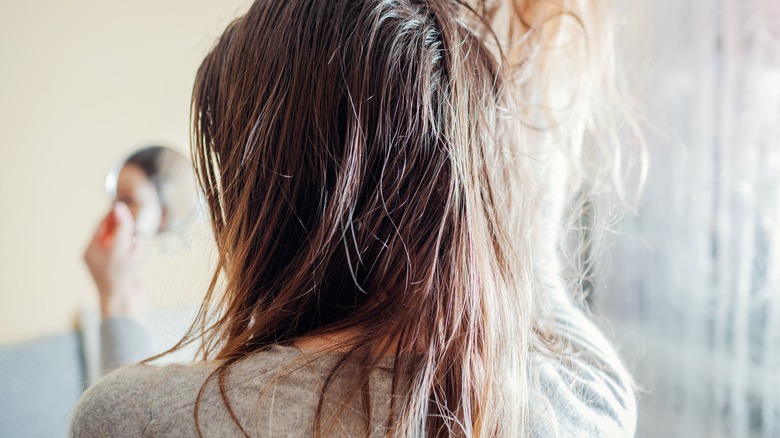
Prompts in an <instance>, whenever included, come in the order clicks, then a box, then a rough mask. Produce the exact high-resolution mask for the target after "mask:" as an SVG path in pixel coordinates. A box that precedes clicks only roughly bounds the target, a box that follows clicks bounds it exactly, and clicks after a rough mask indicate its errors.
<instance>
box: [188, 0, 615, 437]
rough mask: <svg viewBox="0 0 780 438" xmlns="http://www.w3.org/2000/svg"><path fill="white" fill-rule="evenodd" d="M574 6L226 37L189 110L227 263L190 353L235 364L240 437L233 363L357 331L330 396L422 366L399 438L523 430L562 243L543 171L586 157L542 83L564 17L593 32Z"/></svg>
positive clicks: (283, 9) (202, 73) (256, 15)
mask: <svg viewBox="0 0 780 438" xmlns="http://www.w3.org/2000/svg"><path fill="white" fill-rule="evenodd" d="M572 4H573V5H574V6H566V5H565V4H563V3H562V2H551V1H548V2H544V1H534V0H527V1H507V2H474V4H471V5H469V4H465V3H461V2H457V1H453V0H363V1H355V0H286V1H262V0H260V1H256V2H255V3H254V4H253V5H252V6H251V9H250V10H249V11H248V12H247V13H246V15H244V16H242V17H241V18H239V19H237V20H236V21H234V22H233V23H232V24H231V25H230V26H229V27H228V28H227V30H226V31H225V32H224V34H223V35H222V37H221V38H220V39H219V41H218V43H217V44H216V46H215V47H214V48H213V49H212V50H211V52H210V53H209V54H208V56H207V57H206V59H205V60H204V61H203V63H202V65H201V67H200V69H199V70H198V74H197V79H196V83H195V88H194V93H193V107H192V114H193V122H194V131H193V141H192V154H193V159H194V163H195V167H196V171H197V174H198V178H199V182H200V184H201V187H202V189H203V191H204V194H205V198H206V200H207V203H208V207H209V211H210V215H211V219H212V224H213V231H214V235H215V238H216V242H217V247H218V249H219V259H218V266H217V270H216V272H215V274H214V277H213V281H212V283H211V286H210V288H209V290H208V293H207V296H206V299H205V301H204V304H203V307H202V309H201V312H200V315H199V317H198V320H197V321H196V324H194V325H193V329H192V330H191V333H190V334H188V336H187V337H185V339H184V340H183V342H185V343H186V342H188V341H192V340H193V339H199V340H200V341H202V343H203V347H202V352H203V354H204V357H205V358H209V359H216V360H219V361H221V362H220V363H221V365H220V366H219V368H218V369H217V370H216V372H215V374H214V376H215V377H217V378H218V379H219V383H220V390H221V391H222V396H223V400H224V402H225V404H226V406H227V407H228V410H229V412H230V413H231V415H232V416H233V418H234V420H235V421H236V423H237V424H238V423H239V422H238V419H237V418H236V416H235V415H234V414H233V411H232V410H231V409H230V405H229V402H228V400H227V396H226V392H225V386H224V381H225V376H226V373H227V371H228V370H229V369H230V367H231V366H232V365H233V364H234V363H236V362H237V361H239V360H240V359H242V358H244V357H246V356H247V355H248V354H250V353H253V352H257V351H261V350H264V349H267V348H268V347H269V346H271V345H273V344H290V343H292V342H293V341H294V340H296V339H299V338H301V337H306V336H309V335H313V334H327V333H332V332H336V331H339V330H342V329H346V328H350V329H357V330H356V332H357V335H356V337H355V338H354V339H351V340H350V341H349V352H347V353H344V354H343V355H342V356H341V359H340V361H339V362H338V364H337V366H336V367H334V369H333V370H332V373H331V378H330V379H329V380H328V382H331V381H332V379H333V378H334V377H335V376H336V375H338V374H339V373H345V372H346V370H347V368H348V367H346V365H347V364H352V363H354V364H358V365H359V367H357V368H349V369H350V370H352V371H351V372H352V373H353V374H354V375H353V376H351V377H352V378H353V379H355V382H356V385H355V388H356V389H355V391H354V393H352V394H343V395H341V397H343V398H354V397H358V396H359V395H361V394H363V395H365V394H366V393H367V389H368V379H369V377H368V376H369V374H370V372H371V370H372V369H374V368H376V367H377V364H378V363H379V360H380V358H381V357H382V356H383V355H384V354H388V353H392V354H395V355H396V356H397V357H413V358H415V359H414V360H412V361H409V362H408V363H407V362H401V361H400V360H398V361H396V365H395V369H394V376H395V377H394V379H393V390H394V392H396V393H397V394H398V395H399V397H396V398H394V399H393V400H394V402H393V406H392V407H391V412H390V417H389V421H388V423H389V424H388V428H389V429H388V433H389V434H391V435H400V436H516V435H518V434H519V433H521V431H522V430H524V428H525V425H526V421H525V417H526V403H527V395H526V394H527V385H528V383H527V375H526V374H527V370H526V368H527V364H528V361H529V355H530V351H531V350H532V349H544V348H546V347H545V345H549V342H548V343H544V342H541V341H549V340H550V339H549V338H550V334H549V331H548V330H546V329H545V327H544V326H543V324H542V322H541V321H543V320H544V318H543V315H544V311H545V306H544V298H543V290H544V287H545V286H544V285H543V284H542V276H541V275H540V274H539V273H538V272H535V271H536V270H537V268H536V266H537V265H538V264H539V260H541V259H543V258H544V257H542V256H539V257H538V258H535V257H536V256H537V251H536V250H535V249H534V248H535V245H536V244H537V242H538V241H539V239H540V238H541V239H547V240H550V241H552V243H551V245H550V246H551V247H552V248H555V247H556V245H557V243H556V242H558V241H559V239H558V236H551V235H548V234H549V233H548V234H545V233H541V234H540V233H539V232H538V230H539V229H540V228H543V225H544V223H545V220H548V219H549V216H544V217H542V216H543V215H542V214H540V211H543V210H544V209H545V207H544V203H545V201H544V199H545V194H546V193H547V189H546V187H545V184H546V183H547V181H545V180H544V179H542V177H541V175H542V174H543V172H538V171H537V170H538V169H537V170H535V169H534V165H535V164H534V163H535V162H538V161H539V158H538V156H536V155H535V154H537V153H538V152H539V150H542V149H544V146H543V145H549V141H548V140H549V139H550V138H554V139H555V140H554V141H556V142H558V143H557V144H559V145H560V144H566V145H569V144H571V143H577V138H579V140H580V141H579V143H578V144H577V145H573V146H567V148H569V147H570V149H571V151H574V152H577V151H579V150H580V147H581V144H580V143H582V141H581V140H582V132H580V133H578V134H577V133H572V134H571V135H568V134H567V135H562V134H560V133H561V132H573V131H576V130H577V129H580V128H582V126H579V125H577V126H576V127H572V126H573V125H571V124H572V123H573V122H572V120H571V117H573V116H571V114H575V115H576V114H580V113H579V112H577V108H580V107H578V106H576V105H574V104H573V103H572V102H574V101H575V100H576V99H574V100H571V101H569V102H567V103H566V105H564V106H563V107H560V108H556V107H555V105H554V104H555V103H556V102H557V101H556V99H553V98H550V94H549V93H548V91H549V90H551V89H552V88H549V87H548V85H549V82H545V81H542V80H541V79H540V77H541V76H542V75H544V74H548V73H549V74H550V77H555V75H554V74H555V73H556V71H558V72H560V71H562V70H556V69H555V67H556V64H555V62H554V61H552V60H553V58H554V57H555V56H560V54H557V55H549V56H547V54H550V53H553V52H554V51H555V49H554V48H553V49H550V48H549V47H548V46H546V44H547V45H549V46H552V45H554V44H555V42H556V41H558V40H559V39H560V36H561V29H562V28H563V27H565V26H563V24H562V23H564V22H565V21H566V19H565V18H563V17H565V16H569V17H573V19H572V20H570V21H572V22H573V23H575V25H574V26H571V28H572V29H578V30H575V31H573V32H570V33H571V34H572V35H576V34H577V32H578V31H581V30H583V29H585V30H587V29H589V27H588V25H589V24H590V21H588V17H589V16H588V15H587V14H584V13H582V11H580V6H577V5H578V3H576V2H572ZM590 10H594V8H592V7H591V8H590ZM551 29H552V30H551ZM585 39H586V38H580V39H579V40H578V41H580V42H581V40H585ZM566 44H568V45H569V46H571V47H575V48H574V49H571V51H572V52H573V53H575V52H576V53H580V52H579V50H580V49H581V48H582V44H581V43H577V42H576V41H575V42H573V40H569V41H568V42H567V43H566ZM559 52H560V50H559ZM599 68H600V67H599ZM570 73H571V72H567V73H566V74H570ZM573 76H576V78H575V80H574V81H573V82H578V81H579V82H578V83H580V82H582V81H583V79H582V77H584V76H585V75H579V74H574V75H573ZM591 82H592V83H589V85H593V83H596V82H597V81H591ZM559 85H560V84H559ZM564 88H565V87H564ZM556 90H557V91H556V92H557V93H559V94H561V93H562V92H561V90H560V89H557V88H556ZM578 92H579V91H578V90H574V91H572V90H570V89H566V92H565V93H563V94H565V95H566V96H570V97H571V96H575V95H576V94H577V93H578ZM556 96H557V95H556ZM519 102H522V105H521V104H519ZM551 102H552V104H551ZM551 109H552V110H551ZM553 110H554V111H553ZM555 111H559V112H560V113H565V116H560V114H553V113H554V112H555ZM551 114H552V115H551ZM567 117H568V118H567ZM580 122H582V123H585V124H587V121H585V119H577V123H580ZM563 125H566V126H565V127H564V128H561V126H563ZM559 128H560V129H559ZM584 129H585V128H582V129H581V130H582V131H584ZM553 132H555V133H556V134H555V135H552V134H551V133H553ZM545 141H548V142H547V143H545ZM567 151H568V150H567ZM567 153H568V152H567ZM567 153H564V155H566V154H567ZM580 185H581V184H579V183H578V184H574V186H575V187H574V189H575V190H573V191H572V190H569V189H567V193H571V192H577V190H576V189H577V188H578V187H579V186H580ZM554 216H555V215H554V214H553V215H552V217H553V221H556V220H558V219H560V218H555V217H554ZM540 236H541V237H540ZM547 255H548V256H549V254H547ZM556 257H557V256H556ZM553 258H555V257H553ZM547 265H553V266H554V265H555V263H553V262H552V261H549V263H547ZM553 271H556V270H555V269H553ZM558 271H559V270H558ZM539 272H541V270H540V271H539ZM222 282H224V284H221V283H222ZM355 370H358V371H355ZM402 373H406V375H409V376H410V378H409V379H408V380H406V381H405V382H406V383H403V382H402V379H400V378H399V377H398V376H399V375H400V374H402ZM326 390H327V385H326V388H324V389H323V392H325V391H326ZM321 410H322V403H321V405H320V413H321ZM320 413H318V423H317V427H316V430H317V432H318V433H320V432H323V431H324V430H325V429H323V428H321V427H320V426H321V424H320V422H319V416H320V415H319V414H320ZM366 413H367V424H368V423H370V422H371V419H370V415H369V414H370V408H369V407H368V406H366ZM196 421H197V408H196ZM239 427H240V428H241V430H242V431H243V432H244V433H246V432H245V431H244V429H243V427H242V426H241V425H240V424H239ZM369 430H370V428H367V431H369ZM367 433H368V432H367Z"/></svg>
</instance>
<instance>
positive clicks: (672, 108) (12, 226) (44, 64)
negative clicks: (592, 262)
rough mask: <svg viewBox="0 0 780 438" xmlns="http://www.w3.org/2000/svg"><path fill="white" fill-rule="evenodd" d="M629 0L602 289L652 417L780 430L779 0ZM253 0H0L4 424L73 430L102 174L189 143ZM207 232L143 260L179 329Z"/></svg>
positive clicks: (171, 335) (155, 305)
mask: <svg viewBox="0 0 780 438" xmlns="http://www.w3.org/2000/svg"><path fill="white" fill-rule="evenodd" d="M617 3H619V4H618V5H617V6H618V8H617V9H618V15H619V21H618V25H619V33H618V35H619V38H618V40H619V41H620V44H621V53H622V57H623V60H624V63H623V64H624V65H625V66H626V68H627V72H628V76H629V78H630V81H631V83H632V84H633V88H634V89H635V90H636V97H637V100H638V103H639V105H640V107H641V108H642V109H643V114H644V116H645V118H646V119H647V122H648V123H646V125H647V126H649V127H650V128H648V129H647V132H646V135H647V140H648V146H647V147H648V152H649V155H650V171H649V175H648V180H647V185H646V188H645V193H644V196H643V198H642V202H641V204H640V205H639V208H638V213H637V214H636V215H635V216H631V215H628V216H626V218H625V219H624V220H623V222H622V224H621V227H620V229H621V232H620V234H619V235H617V236H616V237H615V239H613V240H614V244H613V246H612V248H611V250H610V251H609V254H608V257H606V259H605V262H604V265H603V269H602V271H603V272H604V275H603V279H602V281H601V282H600V283H599V285H598V287H597V288H596V290H595V292H594V294H593V296H592V299H593V309H594V312H595V313H596V314H597V315H598V319H599V320H600V321H602V323H603V324H604V326H605V329H606V330H607V331H608V332H609V333H610V334H611V335H612V336H613V338H614V339H616V342H617V344H618V346H619V347H620V349H621V351H622V353H623V355H624V356H625V357H626V360H627V361H628V362H629V364H630V366H631V368H632V370H633V371H634V373H635V375H636V379H637V382H638V383H639V385H640V386H641V387H642V388H643V391H642V394H641V399H640V413H639V436H643V437H656V436H663V437H763V438H768V437H780V2H779V1H777V0H652V1H651V0H624V1H622V2H617ZM248 4H249V2H248V1H246V0H221V1H207V0H188V1H184V0H165V1H149V0H139V1H132V2H119V1H113V0H111V1H106V0H101V1H98V0H70V1H67V2H55V1H51V0H49V1H46V0H26V1H24V2H11V1H10V0H0V132H2V134H3V138H4V143H3V145H2V156H1V157H2V158H1V159H0V205H2V207H0V212H2V222H1V223H2V226H0V407H2V409H0V411H2V412H3V413H2V414H0V436H64V435H65V431H66V427H67V424H68V415H69V412H70V409H71V408H72V404H73V403H75V400H76V399H77V398H78V396H79V394H80V392H81V391H82V390H83V387H84V385H85V382H89V381H91V380H92V379H94V377H95V369H94V360H95V359H94V356H95V351H94V349H95V347H94V345H95V343H96V340H95V336H96V334H95V333H96V324H97V318H98V316H97V315H98V314H97V313H96V310H95V309H96V307H97V294H96V291H95V288H94V284H93V282H92V280H91V278H90V276H89V273H88V271H87V269H86V267H85V265H84V262H83V260H82V254H83V251H84V249H85V247H86V245H87V243H88V242H89V239H90V238H91V236H92V233H93V231H94V229H95V226H96V225H97V223H98V221H99V220H100V218H101V217H102V216H103V215H105V213H106V211H107V210H108V208H109V205H110V199H109V198H108V197H107V195H106V193H105V189H104V180H105V178H106V174H107V173H108V171H109V169H111V168H112V166H115V165H116V163H117V162H118V161H120V160H121V159H122V158H123V157H124V156H126V155H127V154H128V153H130V152H132V151H133V150H134V149H136V148H138V147H141V146H146V145H149V144H164V145H169V146H172V147H174V148H176V149H178V150H179V151H180V152H182V153H184V154H187V153H188V149H187V148H188V142H189V140H188V126H189V122H188V117H189V98H190V91H191V87H192V82H193V78H194V74H195V71H196V69H197V66H198V65H199V63H200V61H201V60H202V58H203V56H204V55H205V53H206V50H207V49H208V47H210V45H211V44H212V43H213V41H214V39H215V38H216V37H217V36H218V35H219V34H220V33H221V31H222V30H223V29H224V27H225V25H226V24H227V23H228V22H229V21H230V20H231V19H232V18H233V17H235V16H237V15H238V14H239V13H240V12H241V11H243V10H244V9H245V8H246V7H247V6H248ZM205 230H206V224H205V223H204V222H203V221H202V220H201V221H198V220H194V221H192V222H191V223H190V224H189V225H188V227H187V228H186V229H184V230H182V231H181V232H179V233H177V234H176V235H175V236H174V237H170V236H169V237H167V238H161V239H156V240H155V241H154V242H153V243H152V244H151V250H150V251H149V253H148V254H147V257H145V259H144V261H143V275H144V279H145V286H146V289H147V291H148V296H149V300H150V306H151V308H152V309H153V310H154V311H153V314H152V316H151V317H150V322H149V323H150V324H151V325H152V327H153V330H157V331H159V332H163V331H166V333H168V334H167V335H166V336H168V337H167V338H166V337H164V336H163V338H165V339H164V340H165V342H168V341H169V340H170V339H175V337H176V335H177V334H178V333H180V332H179V331H180V330H181V328H182V326H183V325H184V324H185V323H186V320H187V316H186V315H188V313H187V312H188V310H187V309H191V307H192V306H193V305H194V304H195V303H197V302H198V300H199V299H200V297H201V294H202V292H203V290H204V282H205V281H206V278H207V277H208V276H209V275H210V270H211V268H210V267H211V264H212V256H213V248H212V247H211V246H210V241H209V238H208V234H207V233H206V231H205ZM161 342H163V341H161ZM161 345H162V344H161ZM162 346H164V345H162Z"/></svg>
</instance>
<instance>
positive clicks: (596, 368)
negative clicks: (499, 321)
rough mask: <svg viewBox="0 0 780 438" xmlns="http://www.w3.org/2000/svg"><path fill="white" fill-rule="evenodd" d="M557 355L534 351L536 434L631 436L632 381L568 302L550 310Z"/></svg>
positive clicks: (633, 411)
mask: <svg viewBox="0 0 780 438" xmlns="http://www.w3.org/2000/svg"><path fill="white" fill-rule="evenodd" d="M554 327H555V333H556V336H557V339H558V344H559V345H558V346H559V350H558V353H557V354H550V353H536V354H534V359H533V362H532V366H531V373H530V377H531V380H532V382H533V384H534V386H535V388H536V389H537V391H536V392H535V394H533V395H532V397H531V400H530V404H531V411H532V412H531V418H532V421H534V422H536V423H538V424H534V427H533V428H532V429H533V430H538V431H548V432H551V433H547V434H546V433H540V434H539V436H548V435H549V436H589V437H590V436H593V437H627V436H634V433H635V428H636V416H637V406H636V396H635V387H634V383H633V379H632V378H631V376H630V374H629V373H628V371H627V370H626V368H625V366H624V365H623V363H622V361H621V360H620V358H619V356H618V355H617V353H616V352H615V349H614V348H613V347H612V346H611V344H610V343H609V342H608V340H607V339H606V337H605V336H604V335H603V334H602V333H601V331H600V330H599V329H598V328H597V327H596V326H595V324H594V323H593V322H592V321H591V320H590V319H589V318H588V317H587V316H586V315H585V313H584V312H583V311H581V310H580V309H578V308H576V307H575V306H573V305H572V304H570V303H569V302H568V301H566V302H564V303H558V305H557V306H556V309H555V312H554Z"/></svg>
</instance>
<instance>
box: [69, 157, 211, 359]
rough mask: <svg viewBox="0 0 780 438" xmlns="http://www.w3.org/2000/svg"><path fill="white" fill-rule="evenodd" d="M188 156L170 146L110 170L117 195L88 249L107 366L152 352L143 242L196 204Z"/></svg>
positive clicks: (109, 182) (173, 225)
mask: <svg viewBox="0 0 780 438" xmlns="http://www.w3.org/2000/svg"><path fill="white" fill-rule="evenodd" d="M192 176H193V175H192V172H191V165H190V163H189V161H188V160H187V158H185V157H184V156H183V155H181V154H180V153H178V152H176V151H175V150H173V149H171V148H168V147H165V146H147V147H144V148H141V149H138V150H136V151H134V152H133V153H131V154H130V155H129V156H128V157H127V158H126V159H124V160H123V161H122V162H120V163H119V164H118V165H117V166H116V167H115V169H113V170H112V171H111V172H109V175H108V177H107V178H106V189H107V192H108V194H109V196H111V198H112V199H113V203H112V207H111V209H110V210H109V212H108V213H107V214H106V215H105V216H104V217H103V219H102V220H101V222H100V224H99V225H98V227H97V229H96V230H95V233H94V235H93V237H92V239H91V241H90V243H89V245H88V247H87V249H86V251H85V253H84V260H85V262H86V264H87V266H88V268H89V271H90V274H91V275H92V278H93V280H94V281H95V285H96V287H97V290H98V296H99V300H100V313H101V317H102V321H103V322H102V323H101V326H100V332H101V368H102V369H103V370H104V371H108V370H111V369H114V368H117V367H119V366H122V365H127V364H131V363H135V362H138V361H140V360H142V359H144V358H145V357H148V356H149V355H151V350H150V349H149V344H150V342H149V339H148V335H147V334H146V332H145V331H144V329H143V327H142V326H141V324H142V323H143V321H144V319H145V314H146V305H145V301H146V294H145V292H144V290H143V286H142V282H141V279H140V276H139V272H138V268H139V263H140V260H141V257H142V254H143V252H144V242H145V241H146V240H148V239H151V238H154V237H155V236H156V235H157V234H159V233H163V232H166V231H174V230H177V229H179V228H180V227H181V226H182V225H183V223H184V221H185V220H186V219H187V217H188V216H189V215H190V214H191V213H192V210H193V209H194V198H195V197H196V193H197V192H196V190H195V184H194V179H193V178H192Z"/></svg>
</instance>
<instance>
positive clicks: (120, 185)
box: [106, 146, 198, 237]
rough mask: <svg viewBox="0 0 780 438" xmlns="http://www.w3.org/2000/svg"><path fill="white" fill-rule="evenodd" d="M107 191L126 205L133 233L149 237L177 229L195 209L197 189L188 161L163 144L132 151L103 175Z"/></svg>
mask: <svg viewBox="0 0 780 438" xmlns="http://www.w3.org/2000/svg"><path fill="white" fill-rule="evenodd" d="M106 193H107V194H108V196H109V197H110V198H111V199H112V201H113V202H122V203H124V204H126V205H127V206H128V207H129V208H130V211H131V212H132V214H133V219H134V220H135V234H136V235H139V236H143V237H152V236H155V235H157V234H159V233H162V232H166V231H179V230H181V229H182V228H183V226H184V225H185V223H186V222H187V221H188V219H189V218H191V217H192V216H193V215H194V213H195V212H196V210H197V199H198V196H197V189H196V187H195V180H194V176H193V173H192V170H191V167H190V162H189V160H188V159H187V158H186V157H184V155H182V154H181V153H179V152H177V151H175V150H173V149H171V148H168V147H165V146H148V147H144V148H141V149H138V150H136V151H134V152H132V153H131V154H130V155H128V156H127V158H125V159H124V160H121V161H120V162H119V163H117V164H116V165H115V166H114V167H113V168H112V169H111V170H110V171H109V173H108V175H107V176H106Z"/></svg>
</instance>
